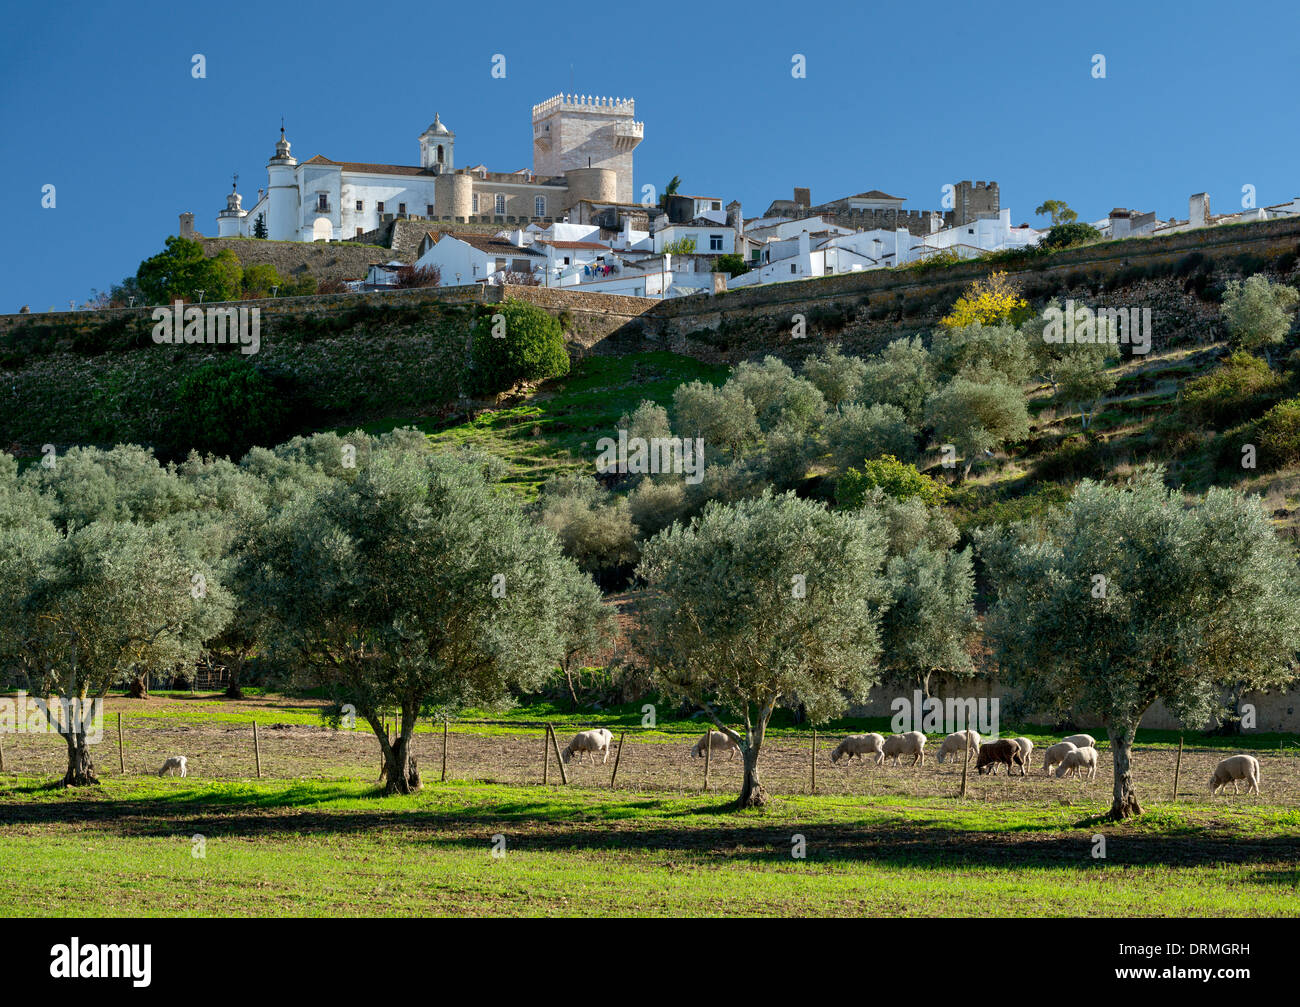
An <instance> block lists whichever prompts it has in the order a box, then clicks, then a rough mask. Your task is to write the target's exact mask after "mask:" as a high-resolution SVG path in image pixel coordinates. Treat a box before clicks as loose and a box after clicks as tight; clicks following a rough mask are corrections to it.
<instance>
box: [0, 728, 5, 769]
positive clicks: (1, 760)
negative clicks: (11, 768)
mask: <svg viewBox="0 0 1300 1007" xmlns="http://www.w3.org/2000/svg"><path fill="white" fill-rule="evenodd" d="M4 771H5V737H4V735H3V734H0V773H3V772H4Z"/></svg>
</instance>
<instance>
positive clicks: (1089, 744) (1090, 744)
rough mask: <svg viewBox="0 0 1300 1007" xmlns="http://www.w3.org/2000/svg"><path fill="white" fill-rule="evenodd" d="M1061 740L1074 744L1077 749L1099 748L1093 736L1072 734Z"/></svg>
mask: <svg viewBox="0 0 1300 1007" xmlns="http://www.w3.org/2000/svg"><path fill="white" fill-rule="evenodd" d="M1061 740H1062V741H1070V742H1073V743H1074V747H1075V748H1096V747H1097V742H1096V740H1095V739H1094V738H1093V736H1092V735H1091V734H1072V735H1070V736H1069V737H1068V738H1062V739H1061Z"/></svg>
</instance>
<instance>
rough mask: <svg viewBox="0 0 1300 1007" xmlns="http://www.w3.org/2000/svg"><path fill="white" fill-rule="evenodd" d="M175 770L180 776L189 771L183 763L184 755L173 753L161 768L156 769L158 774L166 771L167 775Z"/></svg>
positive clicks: (160, 774)
mask: <svg viewBox="0 0 1300 1007" xmlns="http://www.w3.org/2000/svg"><path fill="white" fill-rule="evenodd" d="M176 770H178V771H179V772H180V775H181V776H184V775H185V774H186V773H188V772H189V769H188V767H187V766H186V763H185V756H183V755H173V756H172V757H171V758H169V759H168V760H167V761H166V762H164V763H163V764H162V769H160V770H158V775H159V776H162V775H163V774H164V773H166V774H167V775H168V776H171V774H172V772H173V771H176Z"/></svg>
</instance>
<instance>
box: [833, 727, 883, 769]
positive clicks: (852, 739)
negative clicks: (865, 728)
mask: <svg viewBox="0 0 1300 1007" xmlns="http://www.w3.org/2000/svg"><path fill="white" fill-rule="evenodd" d="M868 753H874V754H875V756H876V759H875V762H876V765H877V766H878V765H880V764H881V763H882V762H884V761H885V738H884V736H883V735H880V734H850V735H849V736H848V737H847V738H845V739H844V740H843V741H841V742H840V743H839V745H838V746H836V748H835V751H833V752H831V762H839V761H840V759H842V758H844V757H845V756H848V757H849V758H850V759H852V758H853V757H854V756H855V755H856V756H857V757H858V761H859V762H861V761H862V757H863V756H864V755H867V754H868Z"/></svg>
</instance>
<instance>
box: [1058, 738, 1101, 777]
mask: <svg viewBox="0 0 1300 1007" xmlns="http://www.w3.org/2000/svg"><path fill="white" fill-rule="evenodd" d="M1080 769H1087V770H1088V779H1090V780H1092V779H1096V776H1097V750H1096V749H1095V748H1093V747H1092V746H1091V745H1089V746H1088V747H1087V748H1076V749H1075V750H1074V751H1073V752H1066V753H1065V758H1063V759H1062V760H1061V764H1060V765H1059V766H1057V767H1056V778H1057V779H1058V780H1059V779H1061V778H1062V777H1064V776H1066V775H1067V774H1069V775H1071V776H1076V777H1077V776H1078V775H1079V770H1080Z"/></svg>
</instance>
